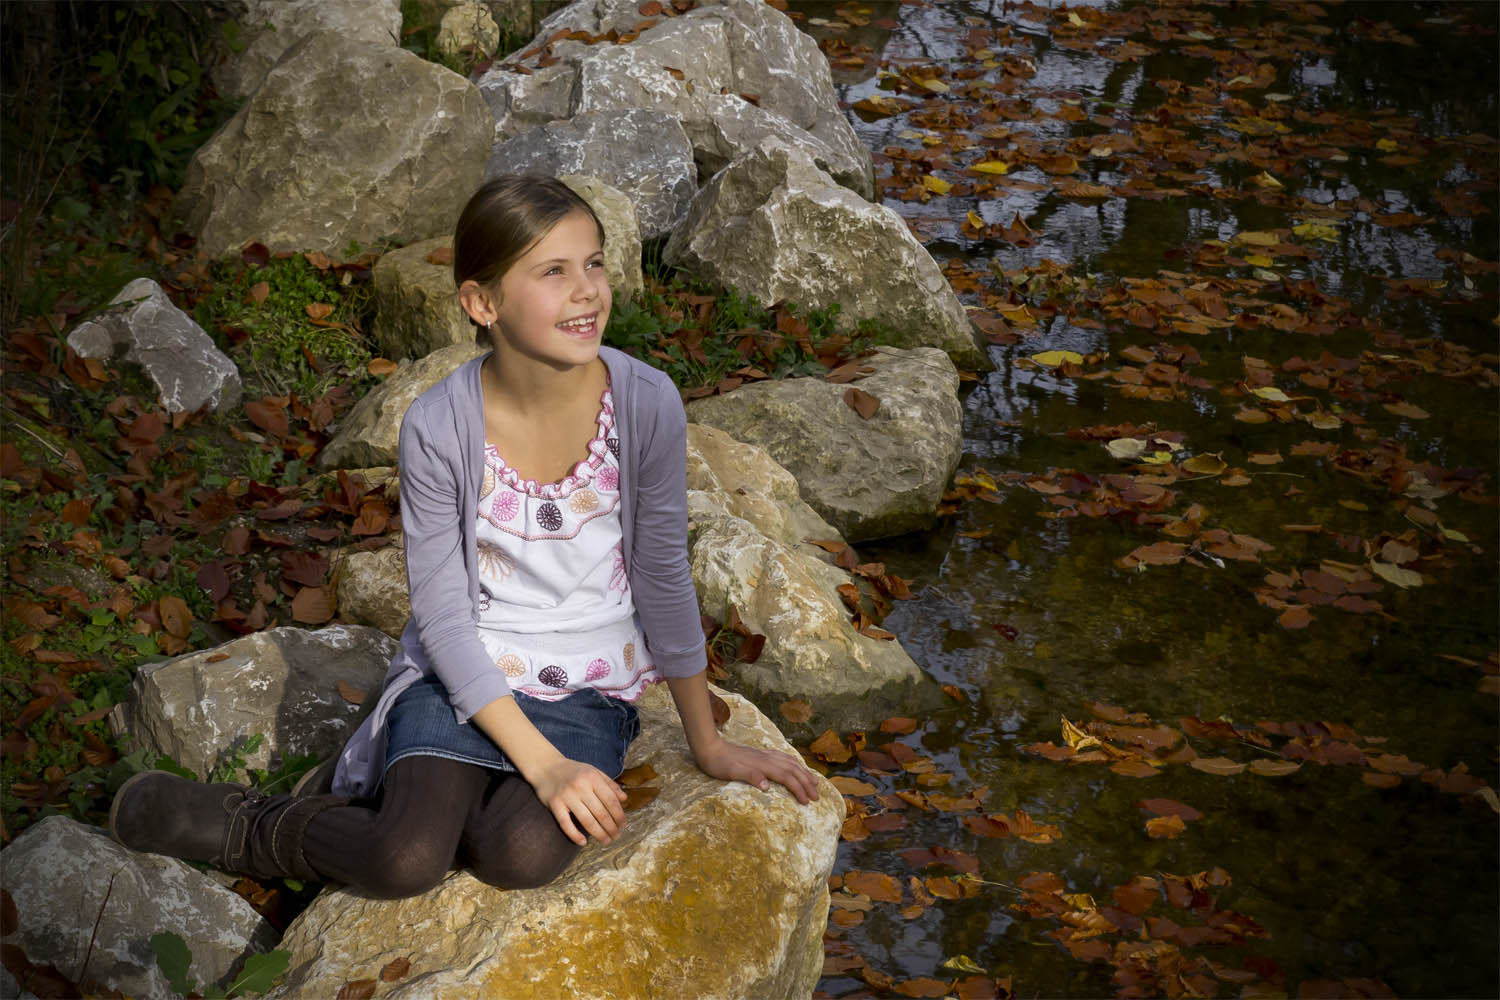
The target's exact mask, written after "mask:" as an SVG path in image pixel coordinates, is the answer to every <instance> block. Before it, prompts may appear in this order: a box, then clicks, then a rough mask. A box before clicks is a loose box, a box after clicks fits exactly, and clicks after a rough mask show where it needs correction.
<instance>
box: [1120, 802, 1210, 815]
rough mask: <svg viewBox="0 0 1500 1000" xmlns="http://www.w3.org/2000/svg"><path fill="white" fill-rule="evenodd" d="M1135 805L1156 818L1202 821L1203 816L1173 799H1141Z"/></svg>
mask: <svg viewBox="0 0 1500 1000" xmlns="http://www.w3.org/2000/svg"><path fill="white" fill-rule="evenodd" d="M1136 805H1137V806H1138V807H1140V808H1141V809H1144V810H1146V811H1147V812H1148V813H1151V814H1153V815H1156V816H1181V817H1182V818H1183V819H1202V818H1203V814H1202V813H1201V812H1199V811H1198V810H1196V809H1194V808H1193V807H1192V806H1190V805H1184V804H1183V803H1181V802H1178V801H1176V800H1174V799H1142V800H1141V801H1139V802H1137V803H1136Z"/></svg>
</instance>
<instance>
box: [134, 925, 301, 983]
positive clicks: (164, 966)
mask: <svg viewBox="0 0 1500 1000" xmlns="http://www.w3.org/2000/svg"><path fill="white" fill-rule="evenodd" d="M151 951H152V952H153V953H154V954H155V955H156V967H157V968H158V969H160V970H161V974H162V975H163V976H165V977H166V979H167V985H169V986H171V987H172V989H173V990H175V991H176V992H177V993H178V994H179V995H181V996H188V995H189V994H197V995H199V996H201V997H203V998H204V1000H227V998H229V997H238V996H247V995H249V994H252V993H253V994H257V995H258V994H261V993H265V992H266V991H267V990H269V989H270V988H271V987H272V986H274V985H275V984H276V977H277V976H280V975H281V974H282V973H283V972H285V971H286V968H287V966H288V965H289V964H290V963H291V960H292V953H291V952H289V951H287V950H286V949H284V948H277V949H275V950H274V951H267V952H262V953H260V954H256V955H251V956H250V957H249V958H247V959H245V965H244V967H243V968H242V969H241V970H240V973H239V975H238V976H235V977H234V979H233V980H232V981H231V982H230V984H229V985H228V986H226V987H223V988H220V987H218V986H215V985H213V984H212V983H206V984H204V985H203V987H202V988H201V989H200V988H199V987H198V986H197V985H196V984H195V983H194V981H193V979H192V978H191V977H190V976H189V975H188V973H189V971H190V970H191V969H192V965H193V952H192V949H190V948H189V947H188V946H187V942H186V941H184V940H183V939H182V937H181V935H178V934H175V933H173V932H172V931H159V932H157V933H156V934H153V935H151Z"/></svg>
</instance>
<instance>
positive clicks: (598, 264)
mask: <svg viewBox="0 0 1500 1000" xmlns="http://www.w3.org/2000/svg"><path fill="white" fill-rule="evenodd" d="M603 266H604V261H603V260H601V259H599V258H597V257H596V258H594V259H593V260H591V261H589V267H603Z"/></svg>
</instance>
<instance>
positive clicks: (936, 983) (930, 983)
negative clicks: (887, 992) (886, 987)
mask: <svg viewBox="0 0 1500 1000" xmlns="http://www.w3.org/2000/svg"><path fill="white" fill-rule="evenodd" d="M952 988H953V980H951V979H948V980H939V979H929V978H927V977H926V976H922V977H919V978H917V979H907V980H905V981H903V982H899V983H897V984H896V985H895V987H894V989H895V991H896V992H897V993H900V994H901V995H902V996H904V997H945V996H947V995H948V991H949V990H951V989H952Z"/></svg>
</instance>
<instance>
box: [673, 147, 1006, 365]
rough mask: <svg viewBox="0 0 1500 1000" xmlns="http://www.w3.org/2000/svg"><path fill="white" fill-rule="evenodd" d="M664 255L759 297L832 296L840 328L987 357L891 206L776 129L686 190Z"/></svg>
mask: <svg viewBox="0 0 1500 1000" xmlns="http://www.w3.org/2000/svg"><path fill="white" fill-rule="evenodd" d="M663 257H664V258H665V259H666V260H667V261H668V262H669V263H673V264H677V265H679V266H683V267H686V268H687V269H688V270H691V271H694V272H697V273H698V274H701V275H702V276H704V277H706V278H709V279H711V280H713V281H716V282H718V283H719V284H722V285H727V286H729V287H731V288H735V289H738V290H739V291H741V292H745V293H747V294H749V295H751V296H753V297H754V298H756V299H758V300H760V301H761V302H763V303H768V304H769V303H773V302H780V301H783V300H785V301H790V302H796V303H797V304H799V305H803V306H808V307H811V308H821V307H824V306H829V305H833V304H834V303H838V304H839V306H840V307H841V311H840V313H839V315H838V318H837V322H838V323H839V325H840V326H841V327H842V328H845V329H847V328H849V327H852V326H854V325H855V324H857V323H858V322H859V321H860V320H876V321H878V322H880V323H881V324H882V325H884V326H886V327H888V328H890V329H891V330H892V331H893V333H894V339H893V341H892V342H893V343H895V344H896V345H897V346H900V347H938V348H941V349H942V350H944V351H946V352H947V353H948V354H949V355H950V356H951V357H952V358H953V359H954V361H955V362H956V363H958V364H960V365H963V366H965V367H968V368H980V367H988V365H989V362H988V356H987V354H986V353H985V350H984V349H983V348H982V347H981V346H980V344H979V342H978V340H977V339H976V338H975V335H974V329H973V324H972V323H970V321H969V316H968V313H966V312H965V311H964V307H963V305H962V304H961V303H960V302H959V301H958V297H957V296H956V295H954V293H953V289H952V287H951V286H950V285H949V284H948V281H947V279H946V278H944V277H943V274H942V271H941V270H939V268H938V266H937V263H936V262H935V261H934V260H933V259H932V257H931V255H930V254H928V253H927V250H926V248H924V247H923V246H922V245H921V244H920V243H918V242H917V240H916V238H915V237H914V236H912V234H911V231H910V230H908V229H907V228H906V223H904V222H903V221H902V220H901V217H900V216H899V215H897V214H896V213H895V212H893V211H892V210H891V209H889V208H887V207H885V206H884V205H872V204H870V203H869V202H867V201H865V200H864V199H862V198H858V197H856V196H855V195H854V194H852V193H851V192H850V191H848V190H847V189H845V188H842V187H840V186H839V185H837V184H834V183H833V182H832V180H831V179H830V178H829V176H828V175H827V174H826V173H824V172H823V171H822V170H820V169H819V168H818V165H817V164H816V163H815V162H814V161H813V159H812V157H810V156H809V155H808V154H807V153H806V152H804V151H803V150H801V149H799V148H796V147H794V146H789V145H787V144H785V143H782V142H780V141H777V140H771V141H767V142H764V143H762V144H761V145H759V146H758V147H756V148H755V149H754V150H752V151H750V152H748V153H746V154H745V155H743V156H741V157H740V158H739V159H737V160H735V161H734V162H733V163H732V164H730V165H729V166H728V167H726V168H725V169H723V170H722V171H720V172H719V173H718V174H716V175H714V177H713V179H712V180H710V181H709V182H708V184H706V185H705V186H704V188H703V189H702V190H701V191H699V192H698V195H697V196H696V197H695V198H694V199H693V207H692V209H691V210H690V211H689V213H688V217H687V220H686V221H685V222H683V224H682V226H681V227H679V228H678V229H677V231H676V232H674V233H673V234H672V238H671V239H670V240H668V241H667V246H666V248H665V250H664V251H663Z"/></svg>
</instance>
